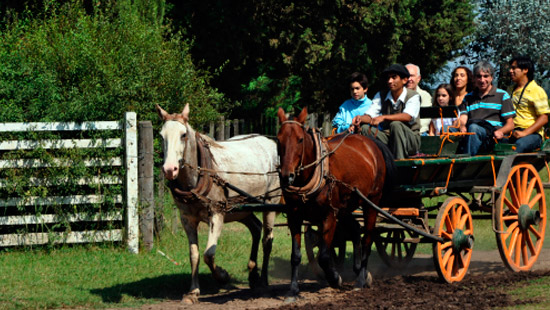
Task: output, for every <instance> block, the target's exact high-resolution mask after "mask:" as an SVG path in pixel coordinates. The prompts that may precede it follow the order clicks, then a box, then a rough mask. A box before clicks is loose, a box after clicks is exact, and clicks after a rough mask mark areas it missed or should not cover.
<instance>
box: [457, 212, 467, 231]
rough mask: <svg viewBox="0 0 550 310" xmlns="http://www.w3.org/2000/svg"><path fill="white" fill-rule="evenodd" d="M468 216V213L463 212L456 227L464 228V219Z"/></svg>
mask: <svg viewBox="0 0 550 310" xmlns="http://www.w3.org/2000/svg"><path fill="white" fill-rule="evenodd" d="M469 218H470V217H469V216H468V213H465V214H464V215H462V218H460V222H459V223H458V228H460V229H464V226H466V221H467V220H468V219H469Z"/></svg>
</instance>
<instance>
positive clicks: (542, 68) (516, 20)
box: [470, 0, 550, 78]
mask: <svg viewBox="0 0 550 310" xmlns="http://www.w3.org/2000/svg"><path fill="white" fill-rule="evenodd" d="M478 2H479V15H478V17H477V24H478V27H477V28H476V32H475V35H474V41H473V44H472V46H471V47H470V49H471V52H472V54H473V55H475V54H477V55H479V57H480V58H484V59H487V60H490V61H491V62H493V63H495V64H496V65H497V67H498V66H499V65H502V64H506V63H507V62H508V61H509V60H510V59H511V58H512V56H514V55H528V56H530V57H531V59H533V61H535V63H536V64H537V67H536V68H535V69H536V76H537V77H538V78H547V77H549V76H550V57H549V56H548V51H549V50H550V41H549V40H548V38H549V37H550V6H548V3H547V2H546V1H540V0H478ZM503 68H504V67H503ZM504 76H505V75H504Z"/></svg>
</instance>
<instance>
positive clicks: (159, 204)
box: [155, 169, 165, 240]
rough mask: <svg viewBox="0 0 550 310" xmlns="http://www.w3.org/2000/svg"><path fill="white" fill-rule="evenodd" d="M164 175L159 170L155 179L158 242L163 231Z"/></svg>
mask: <svg viewBox="0 0 550 310" xmlns="http://www.w3.org/2000/svg"><path fill="white" fill-rule="evenodd" d="M164 221H165V217H164V173H163V172H162V170H161V169H159V174H158V178H157V199H156V207H155V232H156V233H157V238H158V239H159V240H160V237H161V236H162V231H163V229H164Z"/></svg>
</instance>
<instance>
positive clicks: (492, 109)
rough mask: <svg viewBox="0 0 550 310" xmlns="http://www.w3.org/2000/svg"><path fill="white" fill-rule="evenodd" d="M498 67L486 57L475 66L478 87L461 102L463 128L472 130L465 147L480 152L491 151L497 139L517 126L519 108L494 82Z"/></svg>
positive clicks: (468, 150) (461, 123)
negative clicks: (516, 116)
mask: <svg viewBox="0 0 550 310" xmlns="http://www.w3.org/2000/svg"><path fill="white" fill-rule="evenodd" d="M494 72H495V69H494V68H493V66H492V65H491V64H490V63H489V62H486V61H480V62H478V63H477V64H476V65H475V67H474V86H475V89H474V91H472V92H470V93H468V94H467V95H466V96H464V101H463V103H462V104H461V105H460V107H459V109H460V131H461V132H471V133H474V134H473V135H468V136H466V139H464V140H463V141H464V142H465V143H464V145H463V151H464V152H465V153H468V154H470V155H476V154H477V153H479V152H480V151H483V152H489V151H491V150H492V148H493V145H494V139H497V140H501V139H503V138H504V137H505V136H506V135H508V134H509V133H510V132H511V131H512V129H514V116H515V115H516V112H515V111H514V107H513V106H512V101H511V99H510V95H508V93H507V92H506V91H504V90H502V89H498V88H497V87H496V86H493V74H494Z"/></svg>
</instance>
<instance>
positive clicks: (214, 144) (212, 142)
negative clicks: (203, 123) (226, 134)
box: [199, 133, 223, 149]
mask: <svg viewBox="0 0 550 310" xmlns="http://www.w3.org/2000/svg"><path fill="white" fill-rule="evenodd" d="M199 135H200V136H201V138H202V139H203V140H204V141H206V143H208V145H210V146H212V147H216V148H220V149H222V148H223V146H222V145H221V144H219V143H218V141H216V140H214V139H213V138H211V137H210V136H208V135H205V134H203V133H199Z"/></svg>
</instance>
